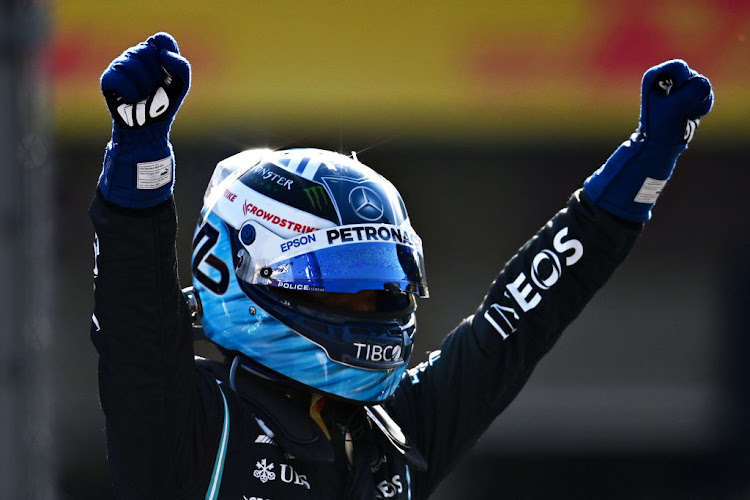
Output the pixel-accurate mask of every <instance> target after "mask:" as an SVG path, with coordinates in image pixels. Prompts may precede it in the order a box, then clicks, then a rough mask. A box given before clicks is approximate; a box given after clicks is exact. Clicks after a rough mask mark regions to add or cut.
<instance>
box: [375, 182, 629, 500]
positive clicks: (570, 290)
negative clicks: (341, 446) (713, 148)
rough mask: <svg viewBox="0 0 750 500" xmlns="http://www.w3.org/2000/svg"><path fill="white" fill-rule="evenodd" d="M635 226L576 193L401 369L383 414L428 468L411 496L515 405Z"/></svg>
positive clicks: (426, 490) (422, 492)
mask: <svg viewBox="0 0 750 500" xmlns="http://www.w3.org/2000/svg"><path fill="white" fill-rule="evenodd" d="M640 229H641V224H634V223H630V222H626V221H623V220H621V219H618V218H615V217H613V216H611V215H609V214H607V213H606V212H604V211H602V210H601V209H599V208H596V207H595V206H594V205H593V204H591V203H590V202H589V201H588V200H587V199H586V198H585V194H584V193H583V192H582V191H578V192H577V193H575V194H574V196H573V197H572V198H571V200H570V202H569V204H568V206H567V207H566V208H565V209H563V210H561V211H560V212H558V213H557V214H556V215H555V216H554V217H553V218H552V219H551V220H550V221H549V222H548V223H547V224H546V225H545V226H544V227H542V228H541V229H540V230H539V232H538V233H537V234H536V235H535V236H534V237H533V238H531V239H530V240H529V241H528V242H527V243H526V244H525V245H524V246H523V247H522V248H521V249H520V250H519V251H518V252H517V253H516V255H515V256H514V257H513V258H512V259H511V260H510V261H508V263H507V264H506V265H505V267H504V269H503V270H502V271H501V273H500V274H499V275H498V277H497V278H496V280H495V281H494V282H493V283H492V285H491V286H490V289H489V292H488V293H487V295H486V296H485V298H484V300H483V302H482V304H481V305H480V307H479V308H478V309H477V311H476V313H475V314H474V315H473V316H471V317H469V318H467V319H466V320H464V321H463V322H462V323H461V324H460V325H459V326H458V327H457V328H456V329H455V330H454V331H453V332H452V333H450V334H449V335H448V336H447V337H446V338H445V339H444V341H443V343H442V346H441V350H440V351H436V352H434V353H432V354H431V355H430V358H429V360H428V361H427V362H425V363H422V364H421V365H419V366H418V367H416V368H414V369H412V370H410V371H409V372H408V374H407V376H405V378H404V379H403V381H402V383H401V385H400V387H399V389H398V390H397V392H396V394H395V395H394V398H393V399H392V400H391V402H390V407H389V410H390V411H391V412H392V414H393V416H394V417H395V418H396V419H397V421H398V422H399V423H400V425H402V427H403V429H404V432H406V433H407V435H409V436H410V437H411V438H412V439H413V440H414V441H415V443H416V446H417V447H418V448H419V449H420V451H421V452H422V453H423V454H424V455H425V458H426V459H427V462H428V464H429V468H428V470H427V471H425V472H421V473H418V474H416V475H415V478H414V479H415V482H414V484H415V488H416V498H425V497H427V496H428V495H429V494H430V493H431V492H432V491H433V490H434V489H435V488H436V487H437V485H438V484H439V482H440V480H441V479H442V478H443V477H444V476H445V475H446V474H447V473H448V472H449V471H450V469H451V468H452V467H453V465H454V463H455V462H456V460H457V459H458V458H459V457H460V456H462V455H463V454H464V453H465V452H466V451H467V450H468V449H469V448H470V447H471V446H473V445H474V444H475V442H476V441H477V439H478V438H479V437H480V435H481V434H482V433H483V432H484V431H485V430H486V429H487V427H488V426H489V425H490V424H491V423H492V421H493V420H494V418H495V417H496V416H497V415H499V414H500V413H501V412H502V411H503V410H504V409H505V408H506V407H507V406H508V404H510V402H511V401H512V400H513V399H514V398H515V396H516V395H517V394H518V392H519V391H520V390H521V388H522V387H523V385H524V384H525V383H526V381H527V380H528V378H529V376H530V375H531V373H532V371H533V369H534V367H535V366H536V364H537V362H538V361H539V360H540V359H541V358H542V356H544V354H545V353H547V351H549V349H550V348H551V347H552V346H553V345H554V343H555V342H556V341H557V339H558V338H559V336H560V334H561V333H562V331H563V330H564V328H565V327H566V326H567V325H568V324H569V323H570V322H572V321H573V320H574V319H575V318H576V316H577V315H578V314H579V313H580V312H581V310H582V309H583V308H584V306H585V305H586V303H587V302H588V301H589V300H590V299H591V297H592V296H593V295H594V293H595V292H596V291H597V290H598V289H599V288H600V287H601V286H602V285H604V283H605V282H606V281H607V280H608V278H609V277H610V276H611V274H612V272H613V271H614V270H615V268H616V267H617V266H618V265H619V264H620V263H621V262H622V261H623V260H624V259H625V257H626V256H627V254H628V253H629V251H630V249H631V248H632V245H633V244H634V242H635V240H636V239H637V237H638V235H639V233H640Z"/></svg>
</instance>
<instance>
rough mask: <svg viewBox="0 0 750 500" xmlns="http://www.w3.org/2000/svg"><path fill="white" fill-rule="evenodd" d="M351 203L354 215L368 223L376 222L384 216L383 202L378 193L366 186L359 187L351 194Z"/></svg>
mask: <svg viewBox="0 0 750 500" xmlns="http://www.w3.org/2000/svg"><path fill="white" fill-rule="evenodd" d="M349 203H350V204H351V206H352V208H353V209H354V213H355V214H357V215H358V216H359V217H361V218H362V219H364V220H366V221H370V222H373V221H376V220H378V219H380V218H381V217H382V216H383V200H381V199H380V196H378V193H376V192H375V191H373V190H372V189H370V188H368V187H364V186H358V187H356V188H354V189H352V191H351V192H350V193H349Z"/></svg>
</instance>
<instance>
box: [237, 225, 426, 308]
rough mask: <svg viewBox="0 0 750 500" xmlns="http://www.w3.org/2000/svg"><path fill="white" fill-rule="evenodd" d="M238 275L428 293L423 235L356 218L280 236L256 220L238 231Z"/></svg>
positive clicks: (297, 286)
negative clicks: (352, 222) (349, 222)
mask: <svg viewBox="0 0 750 500" xmlns="http://www.w3.org/2000/svg"><path fill="white" fill-rule="evenodd" d="M233 240H234V241H237V242H239V244H240V245H239V248H238V249H237V252H236V253H235V257H236V262H235V266H236V269H235V270H236V273H237V277H238V278H240V279H241V280H243V281H245V282H246V283H250V284H258V285H270V286H276V287H281V288H285V289H289V290H306V291H320V292H322V291H325V292H340V293H356V292H358V291H360V290H384V289H395V287H398V289H400V290H403V291H405V292H410V293H413V294H415V295H417V296H419V297H427V296H428V291H427V283H426V280H425V272H424V258H423V254H422V241H421V239H420V238H419V236H417V234H416V233H415V232H414V231H413V230H412V229H411V226H410V225H408V224H402V225H401V226H394V225H389V224H355V225H349V226H337V227H333V228H328V229H320V230H317V231H313V232H310V233H305V234H300V235H295V236H293V237H291V238H288V239H284V238H281V237H279V236H278V235H276V234H274V233H273V232H271V231H269V230H268V229H266V228H264V227H263V226H262V225H260V224H257V223H255V222H247V223H246V224H244V225H243V226H242V227H241V228H240V230H239V231H238V234H237V237H236V239H234V238H233Z"/></svg>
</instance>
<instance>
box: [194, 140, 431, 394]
mask: <svg viewBox="0 0 750 500" xmlns="http://www.w3.org/2000/svg"><path fill="white" fill-rule="evenodd" d="M192 272H193V283H194V287H195V290H196V291H197V293H198V294H199V296H200V302H201V306H202V311H201V314H202V315H201V318H200V320H201V323H202V325H203V328H204V330H205V333H206V336H207V337H208V338H209V339H210V340H211V341H213V342H214V343H216V344H218V345H219V346H221V347H223V348H225V349H228V350H231V351H237V352H239V353H241V354H243V355H244V356H246V357H248V358H250V359H251V360H252V361H253V362H254V363H255V364H259V365H261V366H263V367H265V368H267V369H269V370H270V371H271V372H274V373H278V374H280V375H282V376H283V377H285V378H289V379H293V380H295V381H297V382H299V383H301V384H303V385H305V386H307V387H309V388H311V389H312V390H315V391H319V392H323V393H327V394H331V395H334V396H337V397H340V398H345V399H348V400H353V401H358V402H362V403H378V402H382V401H384V400H386V399H387V398H388V397H390V395H392V394H393V392H394V391H395V389H396V387H397V385H398V383H399V381H400V379H401V377H402V375H403V373H404V371H405V370H406V366H407V364H408V361H409V358H410V356H411V351H412V346H413V339H414V334H415V331H416V321H415V309H416V302H415V297H427V296H428V290H427V284H426V280H425V273H424V257H423V253H422V241H421V239H420V238H419V236H417V234H416V232H415V231H414V230H413V228H412V227H411V223H410V221H409V218H408V215H407V213H406V209H405V207H404V204H403V201H402V199H401V196H400V195H399V193H398V191H396V189H395V188H394V187H393V185H392V184H391V183H390V182H388V181H387V180H386V179H385V178H383V177H382V176H380V175H379V174H377V173H376V172H374V171H373V170H371V169H370V168H369V167H367V166H365V165H363V164H362V163H360V162H359V161H357V160H356V159H354V158H350V157H347V156H344V155H340V154H337V153H333V152H330V151H323V150H317V149H294V150H288V151H270V150H251V151H245V152H242V153H239V154H237V155H235V156H232V157H230V158H227V159H226V160H224V161H222V162H220V163H219V164H218V165H217V167H216V169H215V171H214V175H213V177H212V179H211V182H210V183H209V186H208V189H207V190H206V194H205V196H204V207H203V209H202V211H201V217H200V220H199V223H198V226H197V228H196V231H195V237H194V240H193V259H192ZM362 291H369V292H366V293H367V296H368V297H372V304H370V305H369V306H368V308H367V310H357V309H356V308H349V307H342V306H341V304H346V302H347V300H344V301H343V302H342V301H341V300H337V301H334V302H331V301H329V300H326V299H327V298H331V297H335V296H338V298H339V299H341V298H342V297H341V296H340V294H347V295H345V296H343V298H344V299H347V297H350V296H352V297H353V298H354V297H355V294H358V295H356V296H361V295H362V294H361V293H360V292H362ZM363 293H364V292H363ZM349 294H351V295H349ZM335 304H339V305H335ZM283 377H282V378H283Z"/></svg>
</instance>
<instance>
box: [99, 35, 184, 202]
mask: <svg viewBox="0 0 750 500" xmlns="http://www.w3.org/2000/svg"><path fill="white" fill-rule="evenodd" d="M101 87H102V93H103V94H104V99H105V101H106V102H107V107H108V108H109V112H110V114H111V115H112V120H113V124H112V140H111V141H110V143H109V144H108V145H107V151H106V153H105V156H104V166H103V168H102V173H101V175H100V176H99V190H100V191H101V193H102V195H103V196H104V198H105V199H107V200H109V201H111V202H113V203H115V204H117V205H119V206H122V207H127V208H146V207H151V206H155V205H158V204H159V203H161V202H163V201H165V200H166V199H168V198H169V197H170V196H171V195H172V192H173V190H174V152H173V151H172V144H171V143H170V142H169V132H170V129H171V127H172V122H173V121H174V117H175V114H177V110H178V109H179V108H180V105H181V104H182V101H183V100H184V99H185V96H186V95H187V92H188V89H189V88H190V63H189V62H188V61H187V60H186V59H185V58H184V57H182V56H180V53H179V49H178V47H177V42H176V41H175V39H174V38H173V37H172V36H171V35H169V34H167V33H157V34H155V35H153V36H152V37H150V38H149V39H148V40H146V41H145V42H142V43H139V44H138V45H136V46H135V47H130V48H129V49H128V50H126V51H125V52H123V53H122V54H121V55H120V56H119V57H118V58H116V59H115V60H114V61H112V63H111V64H110V65H109V67H107V69H106V70H105V71H104V73H103V74H102V78H101Z"/></svg>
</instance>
